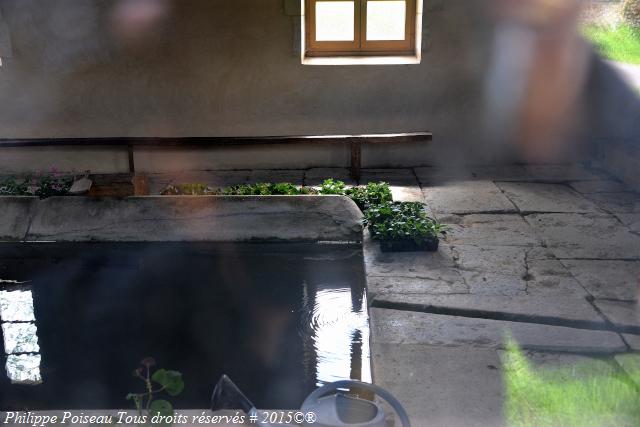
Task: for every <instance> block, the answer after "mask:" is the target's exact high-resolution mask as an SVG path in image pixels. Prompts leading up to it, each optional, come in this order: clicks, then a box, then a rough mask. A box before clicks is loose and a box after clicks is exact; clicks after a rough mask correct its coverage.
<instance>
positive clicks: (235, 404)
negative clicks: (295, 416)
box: [211, 375, 411, 427]
mask: <svg viewBox="0 0 640 427" xmlns="http://www.w3.org/2000/svg"><path fill="white" fill-rule="evenodd" d="M351 388H356V389H360V390H366V391H369V392H372V393H374V394H376V395H377V396H379V397H381V398H382V399H384V400H385V401H386V402H387V403H388V404H389V405H391V407H392V408H393V409H394V411H395V412H396V414H397V415H398V418H400V421H401V424H402V427H411V424H410V422H409V417H408V416H407V413H406V411H405V410H404V408H403V407H402V405H401V404H400V402H398V400H397V399H396V398H395V397H393V395H392V394H391V393H389V392H388V391H386V390H384V389H382V388H380V387H378V386H375V385H373V384H367V383H363V382H360V381H353V380H344V381H336V382H333V383H329V384H325V385H323V386H322V387H320V388H318V389H317V390H315V391H314V392H312V393H311V394H310V395H309V396H308V397H307V398H306V399H305V401H304V402H303V403H302V407H301V408H300V411H301V412H303V413H306V414H313V415H314V417H313V419H312V420H307V421H305V422H303V424H302V426H303V427H389V426H388V424H387V416H386V415H387V414H386V413H385V411H384V409H383V407H382V406H381V405H380V404H378V403H377V402H373V401H370V400H365V399H360V398H357V397H353V396H349V395H347V394H346V393H345V392H344V391H343V390H345V389H351ZM218 409H242V410H243V411H244V412H245V413H247V414H248V415H249V416H252V415H253V416H256V418H258V420H260V418H262V417H257V415H259V413H260V411H259V410H258V409H256V408H255V406H254V405H253V403H251V401H250V400H249V399H248V398H247V397H246V396H245V395H244V394H243V393H242V392H241V391H240V390H239V389H238V387H237V386H236V385H235V384H234V383H233V381H231V379H229V377H227V376H226V375H223V376H222V378H220V381H218V383H217V384H216V387H215V389H214V391H213V396H212V399H211V410H213V411H215V410H218ZM305 419H306V418H305ZM256 424H258V425H260V426H263V427H275V426H272V425H271V424H269V423H262V422H260V421H258V422H257V423H256ZM278 426H279V427H282V426H283V424H278Z"/></svg>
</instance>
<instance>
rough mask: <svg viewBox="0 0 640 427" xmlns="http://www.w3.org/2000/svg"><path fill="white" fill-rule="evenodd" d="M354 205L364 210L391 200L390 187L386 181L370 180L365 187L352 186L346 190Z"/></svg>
mask: <svg viewBox="0 0 640 427" xmlns="http://www.w3.org/2000/svg"><path fill="white" fill-rule="evenodd" d="M346 195H347V196H349V197H350V198H351V199H352V200H353V201H354V202H356V205H358V207H359V208H360V209H361V210H362V211H363V212H364V211H365V210H367V209H368V208H369V207H370V206H376V205H379V204H382V203H386V202H391V201H393V197H392V196H391V189H390V188H389V184H387V183H386V182H370V183H368V184H367V185H366V186H365V187H353V188H349V189H348V190H346Z"/></svg>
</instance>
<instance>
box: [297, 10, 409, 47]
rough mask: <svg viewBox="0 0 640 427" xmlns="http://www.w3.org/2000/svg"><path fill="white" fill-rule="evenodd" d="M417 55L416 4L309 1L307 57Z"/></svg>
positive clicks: (306, 16) (306, 35) (306, 38)
mask: <svg viewBox="0 0 640 427" xmlns="http://www.w3.org/2000/svg"><path fill="white" fill-rule="evenodd" d="M415 54H416V0H306V3H305V56H311V57H312V56H384V55H415Z"/></svg>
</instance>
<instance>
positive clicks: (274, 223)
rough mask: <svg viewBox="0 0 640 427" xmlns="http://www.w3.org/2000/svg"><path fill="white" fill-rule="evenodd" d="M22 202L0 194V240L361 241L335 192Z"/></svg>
mask: <svg viewBox="0 0 640 427" xmlns="http://www.w3.org/2000/svg"><path fill="white" fill-rule="evenodd" d="M26 200H27V201H26V202H25V201H21V200H18V198H0V212H2V213H4V215H3V220H2V227H5V228H7V229H8V231H4V229H0V234H1V235H3V236H2V237H3V238H4V239H5V240H9V241H20V240H27V241H43V240H45V241H120V242H140V241H149V242H158V241H169V242H179V241H212V242H242V241H252V242H259V241H265V242H277V241H296V242H319V241H350V242H359V241H362V213H361V212H360V210H359V209H358V207H357V206H356V205H355V203H353V201H351V200H350V199H349V198H347V197H343V196H246V197H245V196H195V197H189V196H176V197H171V196H168V197H153V196H151V197H130V198H125V199H108V198H104V199H90V198H85V197H52V198H49V199H46V200H37V199H30V198H27V199H26ZM29 203H31V204H33V206H32V208H31V209H28V207H29V206H30V205H29ZM25 205H26V207H25ZM27 211H28V212H29V213H28V214H26V212H27ZM29 224H30V225H29Z"/></svg>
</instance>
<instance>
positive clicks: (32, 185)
mask: <svg viewBox="0 0 640 427" xmlns="http://www.w3.org/2000/svg"><path fill="white" fill-rule="evenodd" d="M72 185H73V177H72V176H68V175H62V174H60V173H58V172H57V171H56V170H55V169H54V170H52V171H51V172H47V173H37V174H35V175H28V176H25V177H13V176H12V177H6V178H4V179H2V181H0V196H36V197H40V198H43V199H44V198H47V197H53V196H64V195H67V194H69V189H71V186H72Z"/></svg>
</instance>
